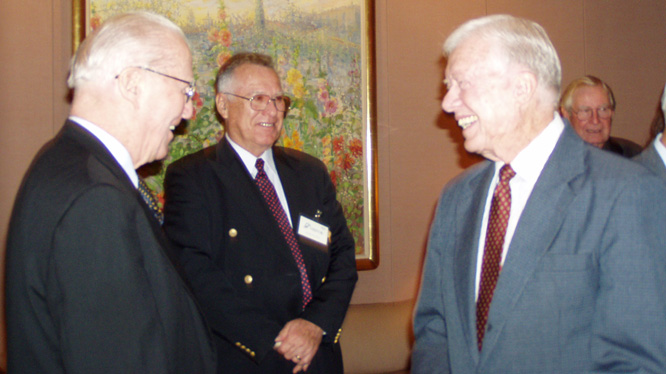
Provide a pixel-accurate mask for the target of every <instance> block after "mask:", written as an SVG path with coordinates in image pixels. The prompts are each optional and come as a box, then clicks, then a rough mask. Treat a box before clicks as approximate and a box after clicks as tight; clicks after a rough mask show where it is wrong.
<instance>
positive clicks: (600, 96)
mask: <svg viewBox="0 0 666 374" xmlns="http://www.w3.org/2000/svg"><path fill="white" fill-rule="evenodd" d="M601 108H605V109H606V110H610V117H608V118H599V109H601ZM571 109H572V110H573V111H572V112H569V111H566V110H565V111H563V114H564V117H566V119H568V120H569V122H571V126H573V128H574V130H576V133H578V135H579V136H580V137H581V138H583V140H585V142H587V143H590V144H592V145H594V146H596V147H599V148H601V147H603V146H604V144H605V143H606V141H607V140H608V138H609V137H610V131H611V123H612V122H613V110H612V108H611V103H610V100H608V94H606V91H604V89H603V88H602V87H601V86H581V87H580V88H578V89H577V90H576V92H574V94H573V96H572V102H571ZM584 111H589V112H590V114H591V115H590V116H589V118H587V119H585V120H581V119H580V118H579V116H578V115H577V114H576V113H579V114H580V113H582V112H584Z"/></svg>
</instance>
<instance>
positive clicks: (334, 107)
mask: <svg viewBox="0 0 666 374" xmlns="http://www.w3.org/2000/svg"><path fill="white" fill-rule="evenodd" d="M324 109H325V114H326V115H329V116H330V115H333V114H335V112H337V111H338V99H336V98H333V99H331V100H329V101H327V102H326V104H325V105H324Z"/></svg>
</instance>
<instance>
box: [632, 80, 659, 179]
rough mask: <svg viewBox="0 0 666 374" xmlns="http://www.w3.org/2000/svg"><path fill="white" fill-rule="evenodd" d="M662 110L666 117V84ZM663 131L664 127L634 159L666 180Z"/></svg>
mask: <svg viewBox="0 0 666 374" xmlns="http://www.w3.org/2000/svg"><path fill="white" fill-rule="evenodd" d="M661 111H662V113H663V116H664V118H666V86H664V93H663V94H662V96H661ZM655 127H656V126H655ZM663 131H664V129H663V128H662V129H661V132H660V133H659V134H657V136H656V137H655V138H654V141H653V142H652V144H651V145H650V146H649V147H648V148H646V149H645V150H644V151H643V152H642V153H641V154H639V155H638V156H636V157H634V160H636V161H638V162H639V163H641V164H643V165H644V166H646V167H647V168H648V169H650V170H652V171H653V172H654V173H655V174H657V175H658V176H659V177H660V178H661V179H662V180H663V181H665V182H666V138H664V132H663Z"/></svg>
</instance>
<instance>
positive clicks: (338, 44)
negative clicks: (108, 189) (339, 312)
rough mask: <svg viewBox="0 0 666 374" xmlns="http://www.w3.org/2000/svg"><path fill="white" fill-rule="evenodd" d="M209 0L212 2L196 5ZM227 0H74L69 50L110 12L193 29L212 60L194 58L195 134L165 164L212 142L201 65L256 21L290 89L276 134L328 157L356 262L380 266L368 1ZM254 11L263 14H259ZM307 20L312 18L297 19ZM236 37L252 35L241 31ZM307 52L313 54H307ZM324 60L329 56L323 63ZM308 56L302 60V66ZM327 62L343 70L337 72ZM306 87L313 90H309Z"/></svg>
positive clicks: (217, 58)
mask: <svg viewBox="0 0 666 374" xmlns="http://www.w3.org/2000/svg"><path fill="white" fill-rule="evenodd" d="M108 3H112V4H113V9H110V8H109V9H107V8H105V5H107V4H108ZM206 3H207V4H209V5H208V7H209V8H207V9H201V8H202V7H204V5H202V4H206ZM229 3H230V6H229V7H227V5H226V4H225V0H202V1H198V2H190V1H182V0H166V1H162V2H157V3H156V2H154V1H149V0H114V1H112V2H109V0H73V3H72V12H73V14H72V16H73V17H72V18H73V23H74V24H73V25H72V33H73V35H72V50H73V51H76V49H77V47H78V45H79V44H80V43H81V42H82V41H83V39H84V38H85V36H86V34H87V32H88V31H89V30H91V28H94V27H96V26H97V25H98V24H99V23H100V22H101V21H103V19H105V17H107V16H109V15H111V14H113V12H121V11H129V10H151V11H155V12H156V13H161V14H163V15H165V16H167V17H168V18H170V19H172V20H173V21H174V22H176V23H177V24H179V26H181V28H183V30H184V31H185V34H186V35H187V36H188V40H190V38H191V37H196V38H197V39H196V40H195V43H193V40H190V44H191V45H192V44H194V45H192V49H193V52H194V53H195V55H196V54H197V53H198V52H201V51H203V52H202V53H205V54H206V56H205V57H203V58H201V57H197V56H195V65H196V61H208V62H209V63H208V64H207V65H206V66H203V67H198V66H195V78H196V81H197V88H198V91H199V92H201V96H198V97H195V99H197V100H199V101H197V103H200V106H199V107H198V109H199V112H198V113H197V115H198V117H197V118H196V119H195V120H196V121H197V122H195V123H194V125H193V126H192V127H193V130H192V131H190V134H192V133H196V135H185V136H184V137H183V138H180V139H179V137H176V139H174V142H173V143H172V147H171V148H172V149H171V151H170V155H169V156H168V158H167V160H166V161H165V162H166V163H169V162H171V161H173V160H175V159H177V158H180V157H182V156H183V155H185V154H187V153H191V152H193V151H196V150H197V149H200V148H201V147H203V146H207V145H209V144H210V143H213V142H214V141H215V139H216V137H217V136H219V129H215V128H214V125H213V124H212V119H209V118H214V105H213V104H212V99H213V98H212V97H209V96H210V95H207V93H210V92H211V91H210V90H212V85H211V84H210V82H211V81H210V79H209V78H210V77H209V76H208V75H207V74H209V73H211V72H212V73H214V71H215V70H217V69H215V68H214V67H213V66H212V65H213V64H212V62H216V63H218V64H219V63H220V62H221V61H223V60H224V58H225V57H227V58H228V56H230V55H231V53H233V52H235V51H236V50H235V48H239V49H240V48H242V47H243V46H242V45H241V43H238V45H234V42H235V40H233V38H234V37H235V36H236V34H234V33H235V32H237V33H238V34H240V32H241V31H237V30H246V32H247V30H248V25H254V26H252V27H253V28H251V30H252V34H251V35H250V36H251V37H252V38H256V37H257V35H263V36H264V37H265V39H264V40H269V38H272V44H270V45H269V44H267V45H268V46H267V47H266V49H267V50H261V48H259V50H258V51H259V52H262V53H267V54H270V55H272V56H273V57H274V59H275V60H276V64H277V65H278V69H277V70H278V73H279V74H280V75H281V79H282V80H283V82H286V84H287V85H288V86H289V88H291V90H292V92H291V93H292V94H293V95H294V97H295V100H294V101H295V103H296V104H297V107H296V110H292V111H290V115H289V117H288V119H285V135H283V137H282V138H281V140H280V142H281V143H282V144H283V145H285V146H288V147H292V148H297V149H302V150H304V151H306V152H308V153H311V154H313V155H315V156H317V157H319V158H321V159H322V160H323V161H324V162H325V163H326V164H327V166H328V167H329V171H330V172H331V177H332V179H333V180H334V182H337V183H336V188H337V189H338V198H339V200H340V201H341V203H342V204H343V208H345V215H346V216H347V219H348V223H349V226H350V229H351V230H352V234H353V235H354V237H355V239H356V241H357V248H356V265H357V268H358V269H359V270H370V269H375V268H376V267H377V266H379V238H378V195H377V193H378V183H377V120H376V91H375V90H376V88H375V87H376V81H375V79H376V77H375V19H374V14H375V2H374V0H303V1H298V2H294V1H292V2H281V1H277V0H275V1H270V0H264V1H263V2H262V1H257V0H246V1H233V2H229ZM151 4H152V5H151ZM155 4H161V5H159V6H161V7H162V8H161V9H153V8H151V6H153V7H154V6H156V5H155ZM192 4H196V5H192ZM250 4H251V5H250ZM257 4H262V5H261V9H260V8H255V9H254V11H253V12H252V13H250V12H247V11H246V10H248V9H250V8H249V7H257V6H258V5H257ZM243 6H244V7H243ZM204 10H206V11H208V13H207V16H206V15H203V14H205V13H204V12H203V11H204ZM211 11H213V12H215V11H216V12H217V13H216V15H211ZM258 14H260V16H261V23H258V22H257V20H258V19H259V18H257V17H259V16H258ZM295 14H297V15H298V20H301V21H300V22H301V23H298V22H291V23H287V22H284V21H285V20H283V19H281V18H280V17H291V16H294V15H295ZM294 19H296V18H294ZM303 19H307V20H309V21H308V22H302V20H303ZM250 21H253V22H254V23H253V24H252V23H251V22H250ZM264 22H265V23H264ZM257 25H261V27H258V26H257ZM294 25H296V26H294ZM298 25H302V27H303V29H302V30H301V29H298ZM241 26H243V27H241ZM278 27H279V29H278ZM271 28H273V29H271ZM305 28H307V29H305ZM285 29H286V30H288V31H284V30H285ZM276 30H277V31H276ZM267 31H268V32H267ZM271 32H272V34H270V33H271ZM276 33H284V34H285V38H286V39H285V40H287V39H288V40H289V43H290V44H289V45H288V46H287V45H284V46H282V45H280V44H279V43H280V41H279V40H278V39H279V38H278V37H276V36H275V34H276ZM267 35H268V36H267ZM239 36H241V35H239ZM242 37H245V38H246V39H247V38H248V36H247V35H245V36H242ZM299 38H300V39H299ZM317 38H318V39H317ZM323 38H325V39H323ZM239 39H240V38H239ZM276 40H277V41H276ZM317 43H320V44H317ZM255 45H261V43H258V44H255ZM255 45H252V48H254V47H255ZM197 46H205V48H196V47H197ZM315 49H318V50H317V51H315ZM333 49H334V50H335V54H333V53H332V50H333ZM327 51H331V52H330V53H327ZM308 53H309V54H310V55H309V56H308V57H307V58H308V59H307V60H305V59H306V57H305V55H306V54H308ZM299 54H301V55H303V56H304V57H303V59H304V60H305V62H302V63H301V66H298V61H297V60H298V58H299V56H298V55H299ZM275 57H277V58H275ZM286 59H289V61H285V60H286ZM325 59H327V60H326V63H322V61H324V60H325ZM315 60H316V61H317V62H318V63H319V69H318V70H317V67H315V64H314V63H313V62H312V61H315ZM339 61H343V62H339ZM343 63H346V64H347V66H346V67H345V69H346V70H345V69H342V68H341V65H342V64H343ZM326 64H329V65H328V70H326V68H321V66H322V65H326ZM304 65H308V66H307V68H306V67H305V66H304ZM217 66H219V65H217ZM281 66H284V67H285V68H284V69H282V68H281ZM299 68H300V69H299ZM197 69H199V70H197ZM313 71H315V72H316V73H317V74H316V77H313ZM333 71H336V72H338V71H339V72H342V73H345V74H347V75H348V76H347V77H343V76H342V74H341V75H340V76H333ZM197 73H199V74H197ZM329 74H330V76H329ZM341 81H344V82H350V83H349V84H347V85H345V84H340V85H338V86H336V82H341ZM209 85H210V86H211V87H209ZM287 92H288V93H289V91H287ZM315 92H316V93H317V94H315ZM306 94H309V95H310V96H309V97H306ZM197 95H199V93H197ZM317 95H318V96H317ZM336 95H337V96H336ZM299 100H300V101H299ZM298 105H300V106H301V107H300V108H299V107H298ZM299 109H300V110H299ZM292 116H300V117H292ZM294 118H295V119H294ZM191 122H192V121H191ZM199 122H201V124H200V123H199ZM218 126H219V125H218ZM312 128H316V129H317V130H312ZM327 131H328V132H327ZM322 134H324V135H322ZM188 136H190V138H188ZM361 146H362V147H361ZM361 148H362V151H361ZM162 173H163V171H162ZM149 185H150V186H151V187H152V188H153V189H155V190H156V191H157V192H158V194H159V192H160V191H161V179H160V176H159V175H158V176H156V178H155V180H153V181H152V184H151V181H149ZM361 222H362V223H361Z"/></svg>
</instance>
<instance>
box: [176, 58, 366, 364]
mask: <svg viewBox="0 0 666 374" xmlns="http://www.w3.org/2000/svg"><path fill="white" fill-rule="evenodd" d="M216 89H217V95H216V106H217V110H218V112H219V114H220V115H221V117H222V118H224V125H225V129H226V135H225V137H224V138H223V139H222V140H221V141H220V142H219V144H217V145H216V146H212V147H209V148H206V149H204V150H202V151H200V152H198V153H195V154H193V155H190V156H187V157H184V158H183V159H181V160H178V161H177V162H175V163H173V164H172V165H170V166H169V168H168V170H167V176H166V180H165V198H166V203H165V224H164V227H165V230H166V232H167V235H168V236H169V237H170V238H171V239H172V240H173V241H174V242H175V243H176V244H177V245H178V246H179V248H180V249H181V254H180V257H181V259H182V261H183V266H184V269H185V272H186V274H187V276H188V277H189V279H190V281H191V283H192V287H193V289H194V292H195V294H196V296H197V297H198V299H199V301H200V303H201V305H202V308H203V310H204V313H205V314H206V317H207V318H208V321H209V323H210V324H211V328H212V330H213V333H214V336H215V341H216V343H217V348H218V356H219V358H220V361H221V362H222V365H220V367H219V370H218V372H219V373H230V374H232V373H239V374H252V373H257V374H271V373H292V372H294V373H296V372H299V371H307V372H308V373H331V374H333V373H339V374H341V373H342V372H343V369H342V356H341V350H340V345H339V343H338V339H339V336H340V327H341V325H342V321H343V319H344V317H345V313H346V311H347V307H348V306H349V302H350V300H351V295H352V292H353V290H354V285H355V283H356V279H357V274H356V265H355V259H354V253H355V251H354V240H353V238H352V236H351V234H350V232H349V230H348V228H347V223H346V220H345V217H344V215H343V212H342V208H341V205H340V204H339V203H338V201H337V200H336V194H335V188H334V185H333V183H332V182H331V179H330V177H329V175H328V171H327V170H326V167H325V165H324V164H323V163H322V162H321V161H319V160H317V159H316V158H314V157H311V156H309V155H307V154H305V153H302V152H298V151H295V150H291V149H286V148H282V147H277V146H274V143H275V142H276V141H277V139H278V137H279V136H280V134H281V132H282V121H283V119H284V116H285V114H286V111H287V110H288V109H289V99H288V98H287V97H286V96H284V93H283V92H282V87H281V84H280V79H279V78H278V76H277V74H276V72H275V70H274V69H273V66H272V61H271V59H270V57H268V56H265V55H261V54H255V53H240V54H237V55H234V56H232V57H231V59H230V60H228V61H227V62H226V63H225V64H224V65H223V66H222V67H221V69H220V71H219V73H218V77H217V84H216ZM258 159H261V160H263V162H264V168H263V169H264V170H265V173H266V174H267V176H268V178H269V180H270V182H271V183H272V184H273V185H274V187H275V190H276V193H277V196H278V198H279V200H280V201H279V202H278V203H276V204H275V205H280V209H282V210H283V211H284V212H286V215H287V217H286V219H287V220H289V221H290V222H286V225H285V226H283V227H282V228H284V229H285V230H291V231H292V233H293V234H294V235H295V237H296V240H297V244H298V246H299V250H300V253H301V255H302V258H303V261H304V264H305V270H306V272H307V279H308V282H309V284H310V289H311V293H312V300H311V301H309V302H308V301H307V299H306V298H305V293H304V292H303V288H302V280H301V273H300V272H299V268H298V267H297V263H296V260H295V257H294V255H293V254H292V251H291V248H290V246H289V245H288V242H287V240H286V239H285V236H284V235H283V232H282V231H281V229H280V226H279V225H278V222H277V221H276V219H275V218H274V216H273V214H272V212H271V209H269V205H268V204H267V202H266V201H265V200H264V196H263V195H262V193H261V192H260V189H259V188H258V186H257V184H256V183H255V179H254V178H258V177H259V171H258V169H257V167H256V162H257V160H258ZM274 207H275V206H274ZM290 223H291V224H290ZM287 226H290V227H287ZM305 226H310V227H318V228H320V229H321V233H323V237H317V235H313V232H312V231H311V230H307V229H306V228H305ZM304 276H305V275H304ZM305 304H307V305H305Z"/></svg>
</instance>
